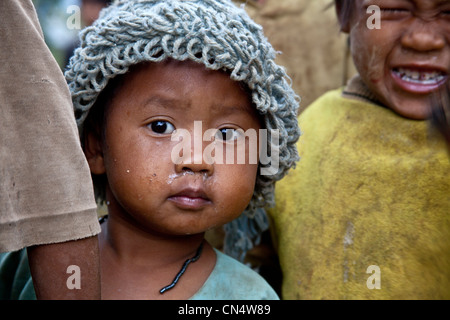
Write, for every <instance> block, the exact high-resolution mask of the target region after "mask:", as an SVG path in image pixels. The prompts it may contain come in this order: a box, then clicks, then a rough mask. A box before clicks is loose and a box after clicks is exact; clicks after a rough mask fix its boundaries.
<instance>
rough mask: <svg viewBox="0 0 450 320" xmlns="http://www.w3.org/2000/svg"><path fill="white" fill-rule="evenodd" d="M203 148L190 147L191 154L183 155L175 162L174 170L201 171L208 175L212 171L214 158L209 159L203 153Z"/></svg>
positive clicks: (179, 171) (180, 171) (181, 171)
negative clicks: (180, 159)
mask: <svg viewBox="0 0 450 320" xmlns="http://www.w3.org/2000/svg"><path fill="white" fill-rule="evenodd" d="M203 151H204V149H203V148H199V149H197V148H192V149H191V155H190V157H189V156H185V155H183V158H182V161H181V162H179V163H177V164H175V171H176V172H177V173H183V172H192V173H202V174H206V175H208V176H210V175H212V174H213V172H214V162H213V160H214V159H210V158H209V157H206V156H204V155H203Z"/></svg>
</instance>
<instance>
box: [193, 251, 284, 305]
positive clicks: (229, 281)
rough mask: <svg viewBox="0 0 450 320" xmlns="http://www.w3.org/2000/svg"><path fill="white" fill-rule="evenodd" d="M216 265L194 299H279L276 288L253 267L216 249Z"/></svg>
mask: <svg viewBox="0 0 450 320" xmlns="http://www.w3.org/2000/svg"><path fill="white" fill-rule="evenodd" d="M214 251H215V252H216V256H217V261H216V265H215V267H214V269H213V271H212V273H211V275H210V276H209V278H208V279H207V280H206V282H205V284H204V285H203V286H202V288H201V289H200V290H199V291H198V292H197V293H196V294H195V295H194V296H193V297H191V299H192V300H279V297H278V295H277V294H276V292H275V290H274V289H273V288H272V287H271V286H270V285H269V284H268V283H267V281H266V280H265V279H264V278H263V277H262V276H260V275H259V274H258V273H257V272H255V271H253V270H252V269H251V268H249V267H247V266H245V265H244V264H242V263H240V262H239V261H237V260H236V259H233V258H231V257H229V256H228V255H226V254H224V253H222V252H220V251H218V250H216V249H214Z"/></svg>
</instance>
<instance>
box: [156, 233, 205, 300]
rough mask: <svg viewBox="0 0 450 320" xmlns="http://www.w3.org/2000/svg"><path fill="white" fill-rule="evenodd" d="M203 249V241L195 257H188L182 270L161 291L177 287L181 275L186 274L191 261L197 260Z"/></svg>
mask: <svg viewBox="0 0 450 320" xmlns="http://www.w3.org/2000/svg"><path fill="white" fill-rule="evenodd" d="M202 249H203V242H202V243H201V244H200V246H199V247H198V249H197V253H196V254H195V256H194V257H192V258H190V259H187V260H186V261H185V262H184V263H183V266H182V267H181V270H180V272H178V274H177V275H176V276H175V279H173V281H172V283H171V284H169V285H168V286H165V287H164V288H162V289H161V290H159V293H161V294H163V293H164V292H166V291H167V290H170V289H172V288H173V287H175V285H176V284H177V282H178V280H180V277H181V276H182V275H183V274H184V272H185V271H186V268H187V266H188V265H189V264H190V263H191V262H195V261H197V260H198V259H199V258H200V255H201V254H202Z"/></svg>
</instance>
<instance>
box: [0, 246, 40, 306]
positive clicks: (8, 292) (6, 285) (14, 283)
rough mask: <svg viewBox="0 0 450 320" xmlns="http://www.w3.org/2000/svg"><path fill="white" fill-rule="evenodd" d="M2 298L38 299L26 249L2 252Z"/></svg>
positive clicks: (0, 294)
mask: <svg viewBox="0 0 450 320" xmlns="http://www.w3.org/2000/svg"><path fill="white" fill-rule="evenodd" d="M0 299H1V300H34V299H36V294H35V292H34V287H33V281H32V279H31V273H30V267H29V265H28V255H27V250H26V249H22V250H19V251H14V252H6V253H0Z"/></svg>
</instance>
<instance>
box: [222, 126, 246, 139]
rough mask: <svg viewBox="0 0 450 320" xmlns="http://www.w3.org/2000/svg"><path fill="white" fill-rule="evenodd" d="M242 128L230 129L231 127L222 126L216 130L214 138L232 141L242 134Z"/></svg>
mask: <svg viewBox="0 0 450 320" xmlns="http://www.w3.org/2000/svg"><path fill="white" fill-rule="evenodd" d="M241 131H242V130H238V129H232V128H223V129H219V130H217V133H216V139H218V140H222V141H234V140H238V139H239V138H240V137H241V136H242V132H241Z"/></svg>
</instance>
